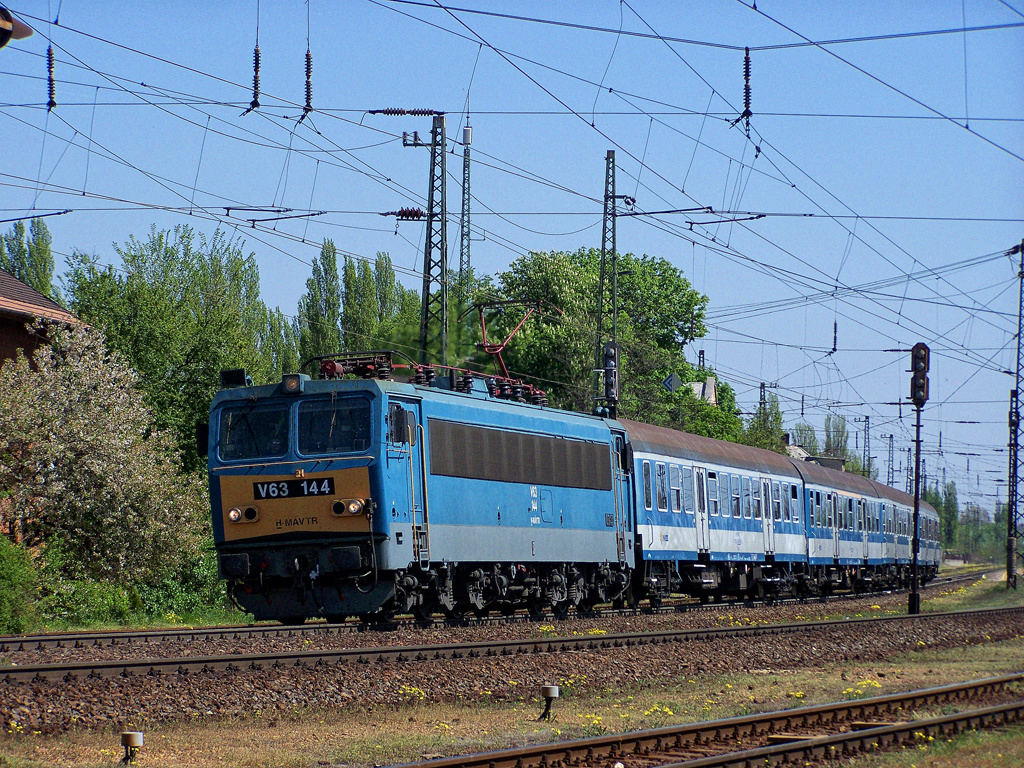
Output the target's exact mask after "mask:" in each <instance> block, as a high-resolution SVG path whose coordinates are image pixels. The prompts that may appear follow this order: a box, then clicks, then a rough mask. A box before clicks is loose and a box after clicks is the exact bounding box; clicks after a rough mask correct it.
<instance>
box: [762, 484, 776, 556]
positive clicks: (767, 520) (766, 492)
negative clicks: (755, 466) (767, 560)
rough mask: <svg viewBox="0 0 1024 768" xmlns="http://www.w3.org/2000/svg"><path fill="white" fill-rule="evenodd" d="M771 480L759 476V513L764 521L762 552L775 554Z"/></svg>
mask: <svg viewBox="0 0 1024 768" xmlns="http://www.w3.org/2000/svg"><path fill="white" fill-rule="evenodd" d="M772 503H773V499H772V481H771V480H769V479H768V478H766V477H762V478H761V510H762V512H763V514H762V515H761V518H762V521H763V523H764V553H765V554H766V555H774V554H775V518H774V516H773V514H772V509H773V506H772Z"/></svg>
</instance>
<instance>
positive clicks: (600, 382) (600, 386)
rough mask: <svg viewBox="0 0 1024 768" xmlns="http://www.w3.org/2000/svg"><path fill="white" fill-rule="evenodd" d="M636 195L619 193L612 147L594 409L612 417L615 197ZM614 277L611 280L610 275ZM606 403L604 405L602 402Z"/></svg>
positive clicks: (615, 391) (615, 406) (615, 405)
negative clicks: (607, 294) (606, 296)
mask: <svg viewBox="0 0 1024 768" xmlns="http://www.w3.org/2000/svg"><path fill="white" fill-rule="evenodd" d="M620 198H621V199H623V200H625V201H626V205H627V206H631V205H632V204H633V199H632V198H631V197H628V196H626V195H616V194H615V150H614V149H609V150H608V153H607V154H606V155H605V165H604V219H603V222H602V225H601V277H600V280H599V282H598V288H597V344H596V347H597V354H596V357H595V360H594V413H595V414H599V415H602V416H607V417H608V418H610V419H614V418H617V417H618V410H619V394H620V393H619V369H620V362H619V265H618V257H619V254H618V250H617V247H616V243H615V219H616V209H615V201H616V200H618V199H620ZM609 276H610V277H611V280H610V281H609V280H608V278H609ZM609 282H610V283H611V289H612V296H611V298H612V302H611V313H610V314H611V323H610V325H611V329H610V330H611V336H610V337H609V336H608V335H607V333H608V330H609V329H608V325H609V323H608V320H607V317H606V315H607V314H609V313H608V312H607V307H606V306H605V302H604V294H605V286H606V285H607V284H608V283H609ZM602 403H603V404H604V405H602Z"/></svg>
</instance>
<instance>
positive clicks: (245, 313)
mask: <svg viewBox="0 0 1024 768" xmlns="http://www.w3.org/2000/svg"><path fill="white" fill-rule="evenodd" d="M243 245H244V244H243V243H242V241H240V240H236V239H232V238H230V237H228V236H227V235H225V234H224V233H223V232H221V231H219V230H218V231H217V232H215V233H214V234H213V236H212V237H211V238H209V239H207V238H206V237H205V235H203V234H199V235H198V236H197V235H196V234H195V233H194V232H193V230H192V229H191V228H190V227H187V226H178V227H175V228H174V230H173V231H157V230H156V229H155V228H154V229H153V230H151V232H150V236H149V239H148V240H146V241H140V240H137V239H136V238H135V237H134V236H133V237H131V238H130V239H129V241H128V242H127V243H125V245H124V246H120V247H119V246H115V251H116V253H117V255H118V256H120V258H121V261H122V263H123V267H122V269H121V270H115V269H114V268H112V267H102V266H101V265H100V264H99V263H98V259H97V257H93V256H88V255H86V254H83V253H81V252H75V253H73V254H72V256H71V257H70V258H69V259H68V267H69V270H68V272H67V274H66V276H65V280H64V284H65V287H66V291H67V295H68V299H69V300H70V304H71V308H72V310H73V311H74V312H75V314H77V316H78V317H80V318H82V319H83V320H84V321H86V322H88V323H92V324H94V325H97V326H99V327H102V328H104V329H105V332H106V336H107V341H108V344H109V345H110V347H111V348H113V349H115V350H117V351H118V352H119V353H120V354H121V355H122V357H123V358H124V359H125V360H127V361H128V362H129V363H130V364H131V365H132V367H133V368H135V370H136V371H138V372H139V374H140V376H141V379H140V386H141V387H142V388H143V390H144V391H145V393H146V403H147V405H148V406H149V407H150V408H152V409H153V412H154V413H155V415H156V423H157V427H158V428H159V429H166V430H171V431H172V432H174V434H175V435H176V436H177V440H178V446H179V449H180V450H181V454H182V460H183V462H184V464H185V466H186V467H187V468H190V469H196V468H198V467H200V466H202V465H203V464H204V463H205V462H201V461H200V459H199V457H198V455H197V454H196V450H195V432H194V430H195V425H196V423H197V422H199V421H205V419H206V414H207V409H208V408H209V403H210V400H211V399H212V398H213V395H214V394H215V393H216V391H217V389H218V387H219V381H220V371H221V370H223V369H225V368H245V369H246V370H247V371H248V372H249V373H250V375H252V377H253V379H254V381H257V382H265V381H267V380H268V377H269V375H270V373H271V368H272V362H270V360H272V358H269V359H268V355H267V354H266V350H263V351H261V349H260V345H261V340H264V339H266V337H267V336H268V331H267V329H268V328H269V325H270V317H269V314H270V313H269V312H268V311H267V307H266V305H265V304H264V303H263V301H262V300H261V299H260V284H259V267H258V266H257V264H256V258H255V255H254V254H252V253H250V254H249V255H245V253H244V252H243Z"/></svg>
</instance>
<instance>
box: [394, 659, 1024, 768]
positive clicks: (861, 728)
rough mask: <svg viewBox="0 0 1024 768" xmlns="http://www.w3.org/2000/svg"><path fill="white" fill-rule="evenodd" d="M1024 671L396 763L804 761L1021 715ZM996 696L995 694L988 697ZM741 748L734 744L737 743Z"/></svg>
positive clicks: (505, 767) (550, 766) (698, 766)
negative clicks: (920, 712) (913, 714)
mask: <svg viewBox="0 0 1024 768" xmlns="http://www.w3.org/2000/svg"><path fill="white" fill-rule="evenodd" d="M1022 682H1024V673H1015V674H1011V675H1004V676H1001V677H995V678H987V679H984V680H974V681H971V682H967V683H956V684H953V685H945V686H941V687H938V688H928V689H923V690H917V691H910V692H907V693H896V694H890V695H887V696H878V697H874V698H870V699H861V700H858V701H844V702H838V703H833V704H822V705H818V706H812V707H801V708H799V709H788V710H782V711H777V712H767V713H761V714H757V715H748V716H745V717H734V718H729V719H727V720H716V721H709V722H702V723H686V724H683V725H675V726H668V727H663V728H656V729H653V730H646V731H635V732H632V733H620V734H615V735H607V736H597V737H592V738H587V739H577V740H573V741H564V742H559V743H555V744H541V745H533V746H528V747H519V748H516V749H505V750H500V751H497V752H485V753H479V754H474V755H460V756H458V757H450V758H441V759H436V760H430V761H427V762H422V763H409V764H407V765H406V766H403V767H402V768H413V767H414V766H417V767H421V768H455V766H465V767H466V768H569V767H570V766H572V767H573V768H587V767H590V766H600V767H601V768H612V766H616V765H622V766H623V768H653V767H654V766H657V767H658V768H677V767H678V768H713V767H718V766H722V767H723V768H725V767H728V768H755V767H756V768H764V766H774V765H780V764H784V763H793V764H797V765H810V764H814V763H817V762H821V761H823V760H833V759H837V758H843V757H850V756H853V755H856V754H860V753H863V752H872V751H876V750H886V749H893V748H895V747H898V746H901V745H905V744H918V743H921V742H922V741H924V742H927V741H929V740H933V739H935V738H939V737H942V738H948V737H950V736H952V735H955V734H957V733H960V732H962V731H964V730H967V729H972V728H973V729H977V728H986V727H994V726H1000V725H1005V724H1010V723H1017V722H1024V695H1022V693H1024V692H1022V690H1021V683H1022ZM993 700H996V701H997V702H998V703H991V702H993ZM979 701H980V702H988V703H990V704H991V705H990V706H985V707H982V708H976V709H969V710H964V711H960V712H958V713H956V714H945V715H942V716H939V717H931V718H924V719H917V720H909V721H905V720H903V718H905V717H906V714H907V713H908V712H910V711H912V710H915V709H922V708H927V707H937V706H962V705H964V704H966V703H975V704H976V703H978V702H979ZM740 744H741V745H744V746H746V749H743V750H742V751H736V747H737V745H740Z"/></svg>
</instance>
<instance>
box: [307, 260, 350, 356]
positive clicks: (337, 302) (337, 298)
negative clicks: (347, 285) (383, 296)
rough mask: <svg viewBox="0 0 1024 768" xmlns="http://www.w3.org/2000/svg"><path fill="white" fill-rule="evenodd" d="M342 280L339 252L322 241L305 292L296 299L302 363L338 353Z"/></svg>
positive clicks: (340, 336) (339, 345) (340, 339)
mask: <svg viewBox="0 0 1024 768" xmlns="http://www.w3.org/2000/svg"><path fill="white" fill-rule="evenodd" d="M341 291H342V288H341V280H340V279H339V277H338V249H337V248H335V247H334V243H333V242H332V241H331V240H324V244H323V247H321V249H320V255H319V256H318V257H316V258H314V259H313V274H312V275H311V276H310V277H309V279H307V280H306V292H305V293H304V294H303V295H302V297H301V298H300V299H299V308H298V313H297V316H296V319H295V324H296V328H295V331H296V335H297V336H298V340H299V357H300V358H301V362H302V363H305V362H306V361H307V360H309V359H310V358H313V357H317V356H319V355H329V354H331V353H332V352H340V351H341V350H342V349H343V348H344V347H343V345H342V333H341V306H342V303H341Z"/></svg>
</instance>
